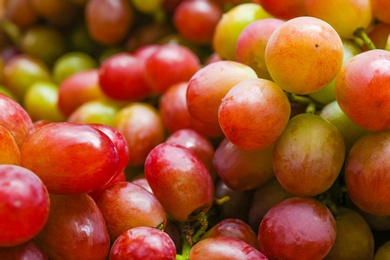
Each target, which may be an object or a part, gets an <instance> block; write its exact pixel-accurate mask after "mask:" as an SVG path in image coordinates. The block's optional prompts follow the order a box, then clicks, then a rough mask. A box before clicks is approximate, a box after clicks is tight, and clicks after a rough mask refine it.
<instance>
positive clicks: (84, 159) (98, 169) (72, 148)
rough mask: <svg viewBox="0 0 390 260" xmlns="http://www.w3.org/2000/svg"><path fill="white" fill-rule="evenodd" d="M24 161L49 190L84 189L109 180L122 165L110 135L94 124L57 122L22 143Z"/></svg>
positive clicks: (82, 190) (75, 191)
mask: <svg viewBox="0 0 390 260" xmlns="http://www.w3.org/2000/svg"><path fill="white" fill-rule="evenodd" d="M20 155H21V165H22V166H23V167H26V168H28V169H30V170H32V171H33V172H34V173H35V174H37V175H38V176H39V177H40V178H41V179H42V181H43V182H44V183H45V185H46V187H47V188H48V190H49V192H50V193H83V192H90V191H93V190H96V189H99V188H100V187H102V186H103V185H104V184H106V183H107V182H108V181H110V180H111V179H112V178H113V176H114V174H115V173H116V171H117V169H118V166H119V156H118V151H117V150H116V148H115V145H114V143H113V142H112V141H111V139H110V138H109V137H108V136H107V135H106V134H104V133H103V132H101V131H100V130H97V129H95V128H93V127H92V126H87V125H81V124H74V123H67V122H58V123H51V124H48V125H46V126H43V127H41V128H39V129H38V130H36V131H35V132H34V133H33V134H31V135H30V137H29V139H28V140H26V141H25V142H24V143H23V146H22V148H21V151H20Z"/></svg>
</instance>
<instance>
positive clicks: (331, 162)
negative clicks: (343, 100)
mask: <svg viewBox="0 0 390 260" xmlns="http://www.w3.org/2000/svg"><path fill="white" fill-rule="evenodd" d="M344 159H345V144H344V138H343V136H342V135H341V133H340V131H339V130H338V128H337V127H336V126H334V125H333V124H331V123H330V122H328V121H326V120H325V119H323V118H321V117H320V116H318V115H314V114H309V113H304V114H299V115H296V116H295V117H293V118H292V119H291V120H290V121H289V124H288V125H287V127H286V129H285V131H284V132H283V134H282V136H281V137H280V138H279V139H278V140H277V142H276V143H275V145H274V149H273V159H272V160H273V166H274V171H275V176H276V178H277V179H278V180H279V182H280V184H281V185H282V186H283V187H284V188H285V189H286V190H287V191H289V192H290V193H292V194H295V195H297V196H302V197H311V196H315V195H318V194H320V193H322V192H324V191H326V190H327V189H329V188H330V187H331V186H332V184H333V183H334V182H335V180H336V179H337V177H338V175H339V173H340V171H341V168H342V166H343V163H344ZM297 180H299V181H297Z"/></svg>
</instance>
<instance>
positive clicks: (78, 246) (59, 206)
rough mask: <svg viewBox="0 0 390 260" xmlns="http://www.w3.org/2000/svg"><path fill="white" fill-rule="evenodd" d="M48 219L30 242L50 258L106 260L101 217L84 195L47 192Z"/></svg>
mask: <svg viewBox="0 0 390 260" xmlns="http://www.w3.org/2000/svg"><path fill="white" fill-rule="evenodd" d="M50 202H51V205H50V214H49V219H48V221H47V223H46V225H45V227H44V228H43V229H42V231H41V232H40V233H39V234H38V235H37V236H35V237H34V239H33V241H34V242H35V243H36V244H37V245H38V246H39V247H41V248H42V249H43V250H44V252H46V253H47V255H48V256H49V258H50V259H53V260H56V259H58V260H59V259H85V260H87V259H91V260H92V259H94V260H98V259H101V260H103V259H106V257H107V255H108V253H109V250H110V238H109V236H108V232H107V227H106V224H105V222H104V218H103V216H102V214H101V212H100V210H99V208H98V207H97V206H96V203H95V202H94V201H93V199H92V198H91V197H90V196H88V195H87V194H84V193H83V194H66V195H54V194H50Z"/></svg>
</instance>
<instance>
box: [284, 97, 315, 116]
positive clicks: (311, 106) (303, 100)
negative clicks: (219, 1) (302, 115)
mask: <svg viewBox="0 0 390 260" xmlns="http://www.w3.org/2000/svg"><path fill="white" fill-rule="evenodd" d="M286 95H287V97H288V99H289V100H290V102H291V103H295V104H300V105H304V106H306V113H311V114H314V113H315V112H316V103H315V102H314V100H313V99H311V98H310V97H307V96H300V95H296V94H293V93H289V92H286Z"/></svg>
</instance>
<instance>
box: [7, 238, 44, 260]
mask: <svg viewBox="0 0 390 260" xmlns="http://www.w3.org/2000/svg"><path fill="white" fill-rule="evenodd" d="M0 258H1V259H4V260H8V259H9V260H12V259H21V260H22V259H26V260H27V259H29V260H48V259H49V258H48V256H47V254H46V253H45V252H43V251H42V249H41V248H39V247H38V246H37V245H36V244H35V243H34V242H33V241H32V240H29V241H27V242H26V243H23V244H20V245H17V246H11V247H0Z"/></svg>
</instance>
